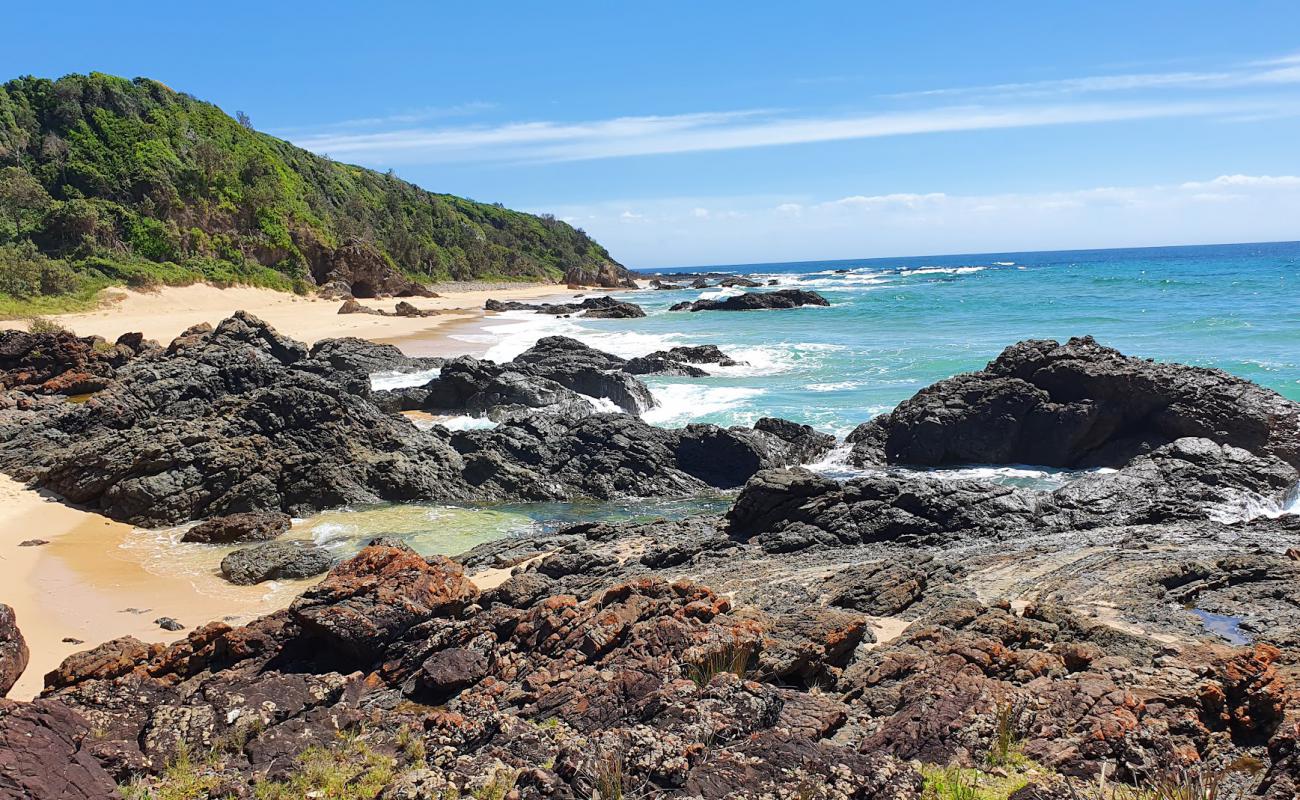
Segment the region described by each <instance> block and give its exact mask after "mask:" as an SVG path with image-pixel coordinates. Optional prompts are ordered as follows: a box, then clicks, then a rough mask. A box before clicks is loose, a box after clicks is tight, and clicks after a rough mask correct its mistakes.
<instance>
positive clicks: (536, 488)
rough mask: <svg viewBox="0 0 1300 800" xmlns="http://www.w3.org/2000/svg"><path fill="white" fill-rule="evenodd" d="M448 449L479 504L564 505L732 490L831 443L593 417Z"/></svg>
mask: <svg viewBox="0 0 1300 800" xmlns="http://www.w3.org/2000/svg"><path fill="white" fill-rule="evenodd" d="M782 422H783V421H782ZM786 426H789V427H786ZM451 443H452V445H453V446H454V447H455V448H456V449H457V451H459V452H460V454H461V455H462V457H463V458H464V459H465V464H466V467H465V472H464V476H465V479H466V480H467V481H468V482H469V483H470V484H471V485H472V486H473V487H474V492H475V495H476V496H478V497H483V498H490V499H496V498H502V499H504V498H510V497H515V498H524V499H528V500H565V499H575V498H578V497H584V496H585V497H596V498H602V499H611V498H616V497H623V496H656V497H659V496H663V497H673V496H687V495H693V494H701V493H706V492H708V491H710V490H712V489H719V488H734V487H737V486H740V485H741V484H743V483H744V482H745V480H747V479H748V477H749V476H751V475H753V474H754V473H755V472H757V471H758V470H760V469H763V468H764V467H766V466H769V465H777V464H785V465H789V464H796V463H803V461H805V460H807V458H808V455H809V454H810V453H812V454H820V453H824V452H826V451H827V450H829V449H830V447H831V446H832V445H833V444H834V439H833V438H832V437H830V436H827V435H825V434H819V433H817V432H816V431H813V430H812V429H811V428H808V427H807V426H799V425H794V424H793V423H784V424H775V423H760V424H759V425H756V426H755V427H754V428H753V429H746V428H739V427H736V428H719V427H717V426H715V425H688V426H686V427H685V428H680V429H676V430H665V429H663V428H656V427H654V426H651V425H648V424H646V423H644V422H642V421H640V420H639V419H636V418H634V417H628V416H624V415H619V414H593V415H590V416H587V417H581V418H573V417H564V416H546V415H528V416H518V417H512V418H509V419H508V420H506V421H505V422H504V423H503V424H501V425H499V426H497V427H496V428H494V429H492V430H478V431H460V432H457V433H455V434H453V435H452V437H451ZM515 454H527V457H526V458H518V457H514V456H515Z"/></svg>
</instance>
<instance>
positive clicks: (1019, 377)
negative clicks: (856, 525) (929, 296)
mask: <svg viewBox="0 0 1300 800" xmlns="http://www.w3.org/2000/svg"><path fill="white" fill-rule="evenodd" d="M866 425H867V426H874V427H877V428H879V429H880V430H879V431H878V432H877V433H875V434H868V433H867V432H866V431H860V432H855V434H854V437H853V438H854V439H855V441H861V442H862V446H855V448H854V457H855V460H856V461H857V462H858V463H860V464H868V463H872V462H873V461H877V460H879V459H880V458H882V457H883V459H884V460H885V461H888V462H889V463H901V464H921V465H931V466H937V465H943V464H960V463H994V464H1008V463H1025V464H1045V465H1049V466H1061V467H1074V466H1094V465H1102V466H1121V465H1123V464H1124V463H1126V462H1127V461H1128V460H1129V459H1131V458H1132V457H1133V456H1134V455H1137V454H1139V453H1142V452H1148V451H1150V450H1152V449H1154V448H1156V447H1159V446H1160V445H1163V444H1167V443H1169V442H1172V441H1173V440H1175V439H1179V438H1183V437H1201V438H1206V439H1210V440H1212V441H1215V442H1218V443H1220V444H1230V445H1233V446H1235V447H1240V448H1243V449H1245V450H1248V451H1250V452H1252V453H1255V454H1257V455H1264V456H1276V457H1277V458H1280V459H1282V460H1283V461H1286V462H1287V463H1289V464H1290V465H1291V466H1293V467H1300V437H1297V436H1296V435H1295V431H1296V429H1297V427H1300V404H1297V403H1295V402H1292V401H1290V400H1287V399H1285V398H1283V397H1282V396H1281V395H1278V394H1277V393H1275V392H1272V391H1270V390H1268V389H1264V388H1261V387H1259V386H1256V385H1255V384H1253V383H1250V382H1249V381H1245V380H1242V379H1240V378H1236V377H1233V376H1231V375H1229V374H1227V373H1225V372H1222V371H1220V370H1212V369H1203V368H1200V367H1188V366H1183V365H1181V364H1160V363H1155V362H1152V361H1146V360H1143V359H1139V358H1130V357H1127V356H1124V355H1122V354H1121V353H1119V352H1118V351H1116V350H1112V349H1110V348H1107V347H1102V346H1101V345H1099V344H1097V343H1096V342H1095V341H1094V340H1093V339H1092V338H1091V337H1083V338H1077V339H1071V340H1070V341H1069V342H1067V343H1066V344H1064V345H1061V344H1058V343H1057V342H1055V341H1051V340H1030V341H1025V342H1021V343H1019V344H1017V345H1013V346H1011V347H1009V348H1007V349H1006V350H1004V351H1003V352H1002V354H1001V355H999V356H998V357H997V358H996V359H995V360H993V361H992V362H990V363H989V365H988V366H987V367H985V368H984V370H982V371H981V372H973V373H967V374H964V375H957V376H955V377H953V378H949V379H947V380H944V381H940V382H939V383H937V384H935V385H933V386H931V387H929V388H927V389H923V390H922V391H921V392H919V393H918V394H916V395H915V396H914V397H912V398H911V399H910V400H907V401H904V402H903V403H901V404H899V406H898V407H897V408H896V409H894V411H893V412H891V413H890V414H889V415H887V416H885V417H880V418H877V419H876V420H872V421H871V422H868V423H866ZM872 444H874V445H877V446H879V448H880V449H879V450H876V448H875V447H874V446H871V445H872Z"/></svg>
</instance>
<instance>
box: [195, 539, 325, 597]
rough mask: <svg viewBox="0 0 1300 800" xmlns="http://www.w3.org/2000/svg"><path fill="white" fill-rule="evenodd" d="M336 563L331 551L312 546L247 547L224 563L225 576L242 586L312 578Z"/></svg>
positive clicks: (275, 545)
mask: <svg viewBox="0 0 1300 800" xmlns="http://www.w3.org/2000/svg"><path fill="white" fill-rule="evenodd" d="M333 563H334V556H333V555H332V554H331V553H330V551H329V550H327V549H325V548H324V547H320V546H319V545H315V544H312V543H310V542H297V541H286V542H267V543H266V544H260V545H257V546H255V547H245V548H242V549H239V550H236V551H234V552H233V553H230V554H229V555H227V556H226V557H225V558H223V559H221V574H222V575H223V576H225V578H226V580H228V581H230V582H231V583H234V584H237V585H239V586H251V585H252V584H255V583H262V582H264V581H274V580H286V579H287V580H295V579H298V578H310V577H312V576H314V575H320V574H321V573H322V572H325V571H327V570H328V569H329V568H330V566H331V565H332V564H333Z"/></svg>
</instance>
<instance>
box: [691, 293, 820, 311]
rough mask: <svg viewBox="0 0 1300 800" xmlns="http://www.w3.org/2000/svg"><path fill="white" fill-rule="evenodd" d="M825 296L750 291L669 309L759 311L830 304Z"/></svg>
mask: <svg viewBox="0 0 1300 800" xmlns="http://www.w3.org/2000/svg"><path fill="white" fill-rule="evenodd" d="M829 305H830V301H829V300H827V299H826V298H825V297H822V296H821V295H819V294H817V293H816V292H810V291H808V290H807V289H779V290H777V291H775V292H749V293H747V294H739V295H733V296H732V297H723V298H720V299H718V300H696V301H695V302H693V303H691V302H686V303H678V304H676V305H674V306H672V307H671V308H669V309H668V310H669V311H758V310H760V309H777V308H799V307H800V306H829Z"/></svg>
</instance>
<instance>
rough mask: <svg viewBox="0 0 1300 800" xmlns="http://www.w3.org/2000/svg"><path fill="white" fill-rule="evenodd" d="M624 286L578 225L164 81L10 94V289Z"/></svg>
mask: <svg viewBox="0 0 1300 800" xmlns="http://www.w3.org/2000/svg"><path fill="white" fill-rule="evenodd" d="M566 273H569V274H570V278H571V279H577V278H583V279H585V280H584V282H596V277H597V276H601V275H603V276H605V277H606V278H607V279H608V278H609V277H610V276H617V277H618V278H620V279H621V278H625V277H626V271H625V270H623V269H622V267H621V266H619V265H617V264H616V263H615V262H613V260H612V259H611V258H610V256H609V254H608V253H607V252H606V251H605V249H604V248H603V247H601V246H600V245H598V244H597V243H596V242H594V241H592V240H591V239H590V238H589V237H588V236H587V235H586V234H585V233H583V232H582V231H581V230H577V229H575V228H573V227H571V226H569V225H568V224H566V223H564V222H561V221H559V220H556V219H553V218H550V217H547V216H540V217H539V216H535V215H532V214H524V213H520V212H517V211H511V210H509V209H506V208H503V207H501V206H500V205H488V204H484V203H477V202H473V201H470V200H466V199H464V198H460V197H454V196H451V195H445V194H435V193H432V192H428V191H425V190H423V189H421V188H419V187H417V186H414V185H412V184H410V183H407V182H405V181H402V180H400V179H398V178H397V177H395V176H394V175H393V174H391V173H389V174H383V173H379V172H375V171H373V170H368V169H364V168H362V167H357V166H353V165H349V164H341V163H338V162H335V161H332V160H330V159H328V158H324V157H321V156H318V155H315V154H314V153H310V152H308V151H306V150H303V149H301V148H298V147H295V146H293V145H292V144H289V143H288V142H285V141H283V140H281V139H277V138H275V137H273V136H269V135H266V134H263V133H258V132H257V131H255V130H253V129H252V127H251V125H249V124H247V121H246V120H243V121H242V122H241V121H236V120H235V119H233V118H231V117H230V116H228V115H227V114H226V113H224V112H223V111H222V110H221V109H219V108H217V107H216V106H214V105H212V104H210V103H205V102H202V101H200V100H197V99H195V98H193V97H191V96H189V95H186V94H183V93H179V92H176V91H173V90H172V89H170V88H168V87H166V86H164V85H163V84H161V83H158V82H157V81H153V80H148V79H144V78H137V79H135V80H126V79H123V78H117V77H113V76H110V75H104V74H99V73H92V74H90V75H69V76H67V77H64V78H61V79H59V80H56V81H52V80H48V79H44V78H32V77H25V78H19V79H16V80H12V81H9V82H8V83H5V84H4V85H3V86H0V294H4V295H8V296H9V298H10V299H11V300H12V299H13V298H19V299H33V298H50V297H69V296H71V297H77V296H86V295H87V293H89V292H93V291H94V290H96V289H98V288H101V287H102V286H104V285H108V284H110V283H127V284H131V285H151V284H159V283H187V282H191V281H194V280H208V281H211V282H215V283H220V284H229V283H249V284H256V285H266V286H272V287H276V288H283V289H296V290H298V291H308V290H311V289H313V288H315V287H318V286H325V285H327V284H329V285H331V288H334V289H346V288H350V289H351V291H352V292H353V293H355V294H356V295H358V296H369V295H373V294H381V293H382V294H409V293H411V292H413V291H418V290H419V289H418V287H419V285H420V284H425V283H430V282H436V281H444V280H469V279H481V278H491V279H498V278H520V279H523V278H531V279H539V280H562V279H563V278H564V277H565V275H566Z"/></svg>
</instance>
